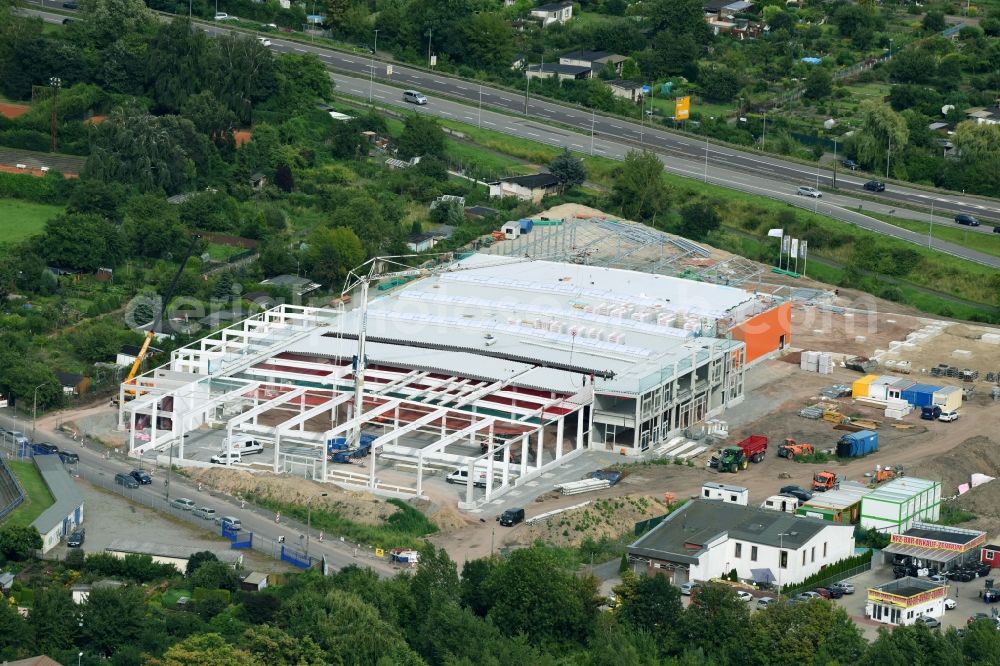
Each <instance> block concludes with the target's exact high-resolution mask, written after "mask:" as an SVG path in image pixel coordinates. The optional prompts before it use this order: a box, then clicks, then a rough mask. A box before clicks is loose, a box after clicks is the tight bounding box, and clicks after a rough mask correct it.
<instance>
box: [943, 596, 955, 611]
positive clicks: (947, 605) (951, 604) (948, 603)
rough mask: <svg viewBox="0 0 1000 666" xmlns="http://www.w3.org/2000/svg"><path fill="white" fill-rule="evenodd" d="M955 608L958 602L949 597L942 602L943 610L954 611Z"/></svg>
mask: <svg viewBox="0 0 1000 666" xmlns="http://www.w3.org/2000/svg"><path fill="white" fill-rule="evenodd" d="M956 606H958V602H957V601H955V600H954V599H952V598H951V597H948V598H947V599H945V600H944V609H945V610H955V607H956Z"/></svg>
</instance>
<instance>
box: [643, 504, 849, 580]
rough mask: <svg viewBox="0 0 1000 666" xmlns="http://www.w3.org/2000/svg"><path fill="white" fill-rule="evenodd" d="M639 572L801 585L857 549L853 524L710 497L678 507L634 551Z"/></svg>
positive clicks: (671, 577) (647, 534) (682, 578)
mask: <svg viewBox="0 0 1000 666" xmlns="http://www.w3.org/2000/svg"><path fill="white" fill-rule="evenodd" d="M627 552H628V559H629V562H630V563H631V566H632V567H633V569H634V570H635V571H636V573H647V574H650V575H653V574H663V575H666V576H667V577H668V578H669V579H670V581H671V582H672V583H673V584H674V585H680V584H682V583H686V582H688V581H707V580H711V579H713V578H718V577H720V576H722V575H723V574H726V573H729V572H730V571H732V570H733V569H735V570H736V574H737V576H739V578H740V579H741V580H748V581H755V582H762V583H763V582H777V583H778V585H779V586H780V585H789V584H794V583H799V582H801V581H803V580H805V579H806V578H808V577H809V576H811V575H813V574H815V573H817V572H819V571H820V570H822V569H824V568H825V567H828V566H830V565H831V564H834V563H836V562H839V561H841V560H844V559H846V558H848V557H852V556H853V555H854V527H853V526H852V525H841V524H836V523H831V522H827V521H824V520H819V519H817V518H804V517H799V516H793V515H791V514H789V513H785V512H782V511H768V510H766V509H760V508H757V507H750V506H742V505H740V504H731V503H729V502H719V501H716V500H710V499H695V500H691V501H690V502H688V503H687V504H685V505H684V506H683V507H681V508H680V509H677V510H676V511H674V512H673V513H671V514H670V515H669V516H667V517H666V518H665V519H664V520H663V522H661V523H660V524H659V525H657V526H656V527H654V528H653V529H652V530H650V531H649V532H647V533H646V534H645V535H643V536H642V537H640V538H639V539H638V540H637V541H636V542H635V543H633V544H632V545H630V546H629V547H628V549H627Z"/></svg>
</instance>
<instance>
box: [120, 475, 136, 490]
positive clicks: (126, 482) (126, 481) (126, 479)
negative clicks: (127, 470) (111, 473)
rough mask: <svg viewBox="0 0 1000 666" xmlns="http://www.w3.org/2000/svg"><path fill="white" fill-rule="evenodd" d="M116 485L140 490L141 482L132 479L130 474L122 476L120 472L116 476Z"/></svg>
mask: <svg viewBox="0 0 1000 666" xmlns="http://www.w3.org/2000/svg"><path fill="white" fill-rule="evenodd" d="M115 484H117V485H119V486H125V487H126V488H138V487H139V482H138V481H136V480H135V479H134V478H132V476H131V475H129V474H122V473H121V472H119V473H118V474H115Z"/></svg>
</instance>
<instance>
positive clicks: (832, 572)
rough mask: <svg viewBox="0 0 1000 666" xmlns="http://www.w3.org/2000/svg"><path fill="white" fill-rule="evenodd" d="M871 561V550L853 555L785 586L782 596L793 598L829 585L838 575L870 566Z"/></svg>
mask: <svg viewBox="0 0 1000 666" xmlns="http://www.w3.org/2000/svg"><path fill="white" fill-rule="evenodd" d="M871 561H872V551H871V549H869V550H866V551H865V552H863V553H861V554H860V555H855V556H854V557H847V558H844V559H842V560H841V561H839V562H835V563H833V564H831V565H830V566H828V567H826V568H825V569H822V570H820V571H817V572H816V573H814V574H813V575H812V576H809V577H808V578H806V579H805V580H804V581H802V582H801V583H797V584H796V585H787V586H785V589H783V590H782V594H784V595H786V596H789V597H790V596H794V595H796V594H798V593H800V592H805V591H806V590H810V589H812V588H814V587H819V586H820V585H821V584H824V583H831V582H833V579H836V578H837V576H838V574H843V573H846V572H848V571H850V570H851V569H856V568H858V567H861V566H864V565H866V564H867V565H870V564H871Z"/></svg>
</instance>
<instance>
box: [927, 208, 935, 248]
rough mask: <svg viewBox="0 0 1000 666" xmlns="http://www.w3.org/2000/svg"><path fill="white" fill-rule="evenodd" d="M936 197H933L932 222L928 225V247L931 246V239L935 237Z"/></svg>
mask: <svg viewBox="0 0 1000 666" xmlns="http://www.w3.org/2000/svg"><path fill="white" fill-rule="evenodd" d="M934 203H935V202H934V199H933V198H932V199H931V223H930V224H929V225H928V226H927V247H930V246H931V239H932V238H933V237H934Z"/></svg>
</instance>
